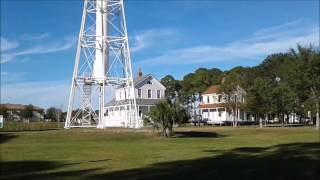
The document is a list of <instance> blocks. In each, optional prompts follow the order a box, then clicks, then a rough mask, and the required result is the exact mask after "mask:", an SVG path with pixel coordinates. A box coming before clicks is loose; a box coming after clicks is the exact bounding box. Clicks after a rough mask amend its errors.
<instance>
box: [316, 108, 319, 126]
mask: <svg viewBox="0 0 320 180" xmlns="http://www.w3.org/2000/svg"><path fill="white" fill-rule="evenodd" d="M316 109H317V112H316V129H317V130H319V126H320V117H319V103H317V104H316Z"/></svg>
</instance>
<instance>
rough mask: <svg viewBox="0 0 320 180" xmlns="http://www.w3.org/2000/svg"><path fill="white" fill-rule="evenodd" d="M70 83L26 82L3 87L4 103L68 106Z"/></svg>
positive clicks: (2, 96) (2, 100)
mask: <svg viewBox="0 0 320 180" xmlns="http://www.w3.org/2000/svg"><path fill="white" fill-rule="evenodd" d="M69 88H70V83H69V82H67V81H48V82H26V83H13V84H2V85H1V92H2V93H1V102H2V103H7V102H8V103H22V104H34V105H37V106H40V107H44V108H47V107H50V106H57V105H61V104H63V105H64V106H66V103H67V98H68V92H69Z"/></svg>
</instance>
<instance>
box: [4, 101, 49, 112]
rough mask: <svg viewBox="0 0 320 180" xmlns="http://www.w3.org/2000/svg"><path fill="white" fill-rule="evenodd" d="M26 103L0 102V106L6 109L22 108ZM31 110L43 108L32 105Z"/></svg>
mask: <svg viewBox="0 0 320 180" xmlns="http://www.w3.org/2000/svg"><path fill="white" fill-rule="evenodd" d="M26 106H27V105H23V104H10V103H7V104H0V108H3V109H8V110H23V109H24V108H25V107H26ZM32 107H33V110H34V111H42V110H43V109H42V108H40V107H37V106H33V105H32Z"/></svg>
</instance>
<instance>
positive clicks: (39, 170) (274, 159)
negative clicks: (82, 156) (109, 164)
mask: <svg viewBox="0 0 320 180" xmlns="http://www.w3.org/2000/svg"><path fill="white" fill-rule="evenodd" d="M206 152H209V153H210V152H212V155H210V156H209V157H206V158H200V159H193V160H181V161H172V162H164V163H156V164H152V165H150V166H148V167H143V168H137V169H129V170H120V171H113V172H105V173H103V172H102V171H103V170H107V169H85V170H72V171H66V170H63V169H64V167H66V165H65V164H62V163H58V162H50V161H16V162H1V165H2V168H1V174H2V176H3V177H4V178H5V179H21V178H25V179H65V178H70V177H72V178H75V179H108V180H110V179H111V180H112V179H115V180H118V179H129V180H130V179H183V180H185V179H208V180H209V179H210V180H211V179H215V180H217V179H237V180H239V179H245V180H248V179H262V180H264V179H266V180H280V179H290V180H291V179H299V180H301V179H303V180H307V179H317V178H318V177H319V175H320V174H319V168H320V167H319V160H320V159H319V153H320V145H319V143H293V144H281V145H277V146H271V147H263V148H260V147H241V148H236V149H233V150H230V151H220V152H219V151H215V150H212V151H211V150H208V151H206ZM217 152H218V154H217ZM107 160H108V159H104V160H93V161H91V162H99V161H107ZM88 162H90V161H88ZM100 170H102V171H100Z"/></svg>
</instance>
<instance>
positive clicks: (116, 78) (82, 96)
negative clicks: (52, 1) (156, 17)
mask: <svg viewBox="0 0 320 180" xmlns="http://www.w3.org/2000/svg"><path fill="white" fill-rule="evenodd" d="M116 88H124V89H126V92H127V93H128V94H127V96H126V100H125V101H124V103H123V104H122V108H123V109H124V110H125V116H124V117H125V118H126V119H125V122H126V123H125V126H126V127H132V128H136V127H140V124H141V123H138V118H137V110H136V108H137V106H136V99H135V94H134V87H133V78H132V68H131V59H130V51H129V45H128V35H127V29H126V21H125V16H124V9H123V0H85V1H84V7H83V14H82V22H81V28H80V34H79V40H78V47H77V54H76V61H75V65H74V71H73V77H72V84H71V90H70V97H69V103H68V112H67V119H66V122H65V128H72V127H100V128H103V127H104V124H106V122H105V113H106V112H105V111H104V105H105V98H106V97H112V96H114V89H116Z"/></svg>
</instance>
